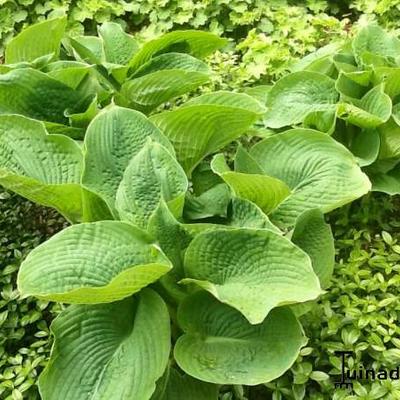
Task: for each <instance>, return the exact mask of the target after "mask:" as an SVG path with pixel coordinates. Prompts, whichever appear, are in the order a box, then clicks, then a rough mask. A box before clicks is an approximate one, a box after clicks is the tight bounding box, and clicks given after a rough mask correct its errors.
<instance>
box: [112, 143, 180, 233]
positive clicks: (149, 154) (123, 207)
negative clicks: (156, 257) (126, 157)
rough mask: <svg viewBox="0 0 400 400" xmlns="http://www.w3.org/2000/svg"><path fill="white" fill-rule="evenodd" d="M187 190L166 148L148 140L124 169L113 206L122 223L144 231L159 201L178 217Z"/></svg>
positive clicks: (176, 163) (176, 164) (175, 163)
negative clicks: (126, 222)
mask: <svg viewBox="0 0 400 400" xmlns="http://www.w3.org/2000/svg"><path fill="white" fill-rule="evenodd" d="M187 189H188V181H187V178H186V174H185V171H184V170H183V169H182V167H181V166H180V165H179V164H178V162H177V161H176V160H175V158H174V157H173V156H172V155H171V153H170V152H169V151H168V150H167V149H166V148H165V147H163V146H162V145H160V144H158V143H156V142H152V141H151V140H149V141H148V142H147V143H146V144H145V145H144V146H143V148H142V149H141V150H140V151H139V152H138V153H137V154H136V155H135V156H134V157H133V158H132V160H131V161H130V163H129V165H128V166H127V168H126V170H125V172H124V175H123V177H122V180H121V183H120V185H119V188H118V191H117V196H116V202H115V207H116V209H117V211H118V213H119V216H120V218H121V219H122V220H126V221H129V222H131V223H133V224H134V225H136V226H139V227H141V228H146V227H147V223H148V220H149V218H150V216H151V214H152V213H153V212H154V211H155V209H156V208H157V206H158V204H159V203H160V201H161V200H164V201H165V202H166V203H167V204H168V206H169V208H170V209H171V211H172V214H173V215H174V216H175V217H177V218H179V217H181V216H182V210H183V203H184V200H185V193H186V191H187Z"/></svg>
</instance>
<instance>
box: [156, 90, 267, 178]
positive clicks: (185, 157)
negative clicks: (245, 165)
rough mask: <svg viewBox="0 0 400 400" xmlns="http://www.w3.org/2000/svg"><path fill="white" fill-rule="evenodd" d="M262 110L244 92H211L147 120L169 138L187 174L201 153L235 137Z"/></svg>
mask: <svg viewBox="0 0 400 400" xmlns="http://www.w3.org/2000/svg"><path fill="white" fill-rule="evenodd" d="M263 112H264V108H263V107H262V105H261V104H260V103H259V102H257V101H256V100H255V99H253V98H252V97H250V96H248V95H246V94H243V93H229V92H215V93H212V94H206V95H203V96H200V97H197V98H195V99H193V100H191V101H188V102H187V103H185V105H184V106H183V107H180V108H178V109H177V110H174V111H167V112H163V113H159V114H156V115H154V116H152V117H151V118H150V120H151V121H152V122H154V123H155V124H156V125H157V126H158V127H159V128H160V129H161V131H162V132H163V133H164V134H165V135H166V136H167V137H168V139H170V141H171V142H172V144H173V145H174V148H175V151H176V154H177V158H178V161H179V163H180V164H181V165H182V167H183V168H184V170H185V171H186V172H187V173H188V174H190V173H191V171H192V170H193V168H194V167H195V166H196V165H197V164H198V163H199V162H200V161H201V160H202V159H203V158H204V157H205V156H207V155H208V154H211V153H213V152H216V151H218V150H219V149H221V148H222V147H223V146H225V145H226V144H228V143H230V142H231V141H232V140H234V139H236V138H238V137H239V136H240V135H241V134H242V133H243V132H245V131H246V129H248V128H249V127H250V126H251V125H252V124H253V123H254V122H255V121H256V120H257V119H258V118H259V117H260V116H261V115H262V113H263Z"/></svg>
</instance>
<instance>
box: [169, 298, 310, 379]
mask: <svg viewBox="0 0 400 400" xmlns="http://www.w3.org/2000/svg"><path fill="white" fill-rule="evenodd" d="M178 320H179V324H180V326H181V328H182V329H183V331H184V332H185V334H184V335H183V336H181V337H180V338H179V339H178V341H177V343H176V345H175V350H174V355H175V359H176V361H177V363H178V365H179V366H180V367H181V368H182V369H183V370H184V371H185V372H186V373H187V374H189V375H191V376H193V377H195V378H197V379H201V380H203V381H206V382H212V383H218V384H244V385H257V384H260V383H265V382H269V381H271V380H273V379H275V378H277V377H279V376H281V375H282V374H283V373H284V372H285V371H286V370H288V369H289V368H290V366H291V365H292V364H293V363H294V361H295V359H296V358H297V355H298V354H299V351H300V348H301V347H303V346H304V344H305V343H306V339H305V337H304V336H303V332H302V329H301V326H300V324H299V322H298V321H297V320H296V318H295V317H294V315H293V314H292V312H291V311H290V310H288V309H285V308H282V309H276V310H273V311H271V313H270V314H269V315H268V317H267V318H266V319H265V321H264V322H263V323H262V324H259V325H250V324H249V322H248V321H247V320H246V319H245V318H244V317H243V316H242V315H241V314H240V313H239V312H237V311H236V310H235V309H233V308H231V307H229V306H227V305H224V304H221V303H220V302H218V301H217V300H216V299H214V298H213V297H212V296H210V295H209V294H207V293H206V292H198V293H196V294H194V295H192V296H189V297H187V298H186V299H185V300H184V301H183V303H181V306H180V308H179V309H178Z"/></svg>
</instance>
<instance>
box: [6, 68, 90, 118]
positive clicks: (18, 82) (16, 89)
mask: <svg viewBox="0 0 400 400" xmlns="http://www.w3.org/2000/svg"><path fill="white" fill-rule="evenodd" d="M90 102H91V98H85V97H84V96H82V94H81V93H79V92H78V91H76V90H73V89H72V88H71V87H69V86H67V85H64V84H63V83H61V82H59V81H58V80H56V79H54V78H51V77H49V76H48V75H46V74H44V73H43V72H40V71H37V70H34V69H31V68H21V69H15V70H11V71H10V72H7V73H5V74H2V75H0V114H21V115H24V116H27V117H30V118H35V119H39V120H43V121H50V122H57V123H62V124H66V123H68V118H67V117H66V116H65V115H64V113H65V111H66V110H70V112H83V111H85V110H86V108H87V106H88V105H89V104H90Z"/></svg>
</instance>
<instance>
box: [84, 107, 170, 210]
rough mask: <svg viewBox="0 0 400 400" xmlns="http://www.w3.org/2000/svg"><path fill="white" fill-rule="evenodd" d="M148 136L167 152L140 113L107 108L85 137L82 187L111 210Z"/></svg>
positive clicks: (150, 125) (161, 137)
mask: <svg viewBox="0 0 400 400" xmlns="http://www.w3.org/2000/svg"><path fill="white" fill-rule="evenodd" d="M148 137H151V138H152V139H153V140H155V141H158V142H159V143H161V144H162V145H164V146H165V147H167V148H168V149H171V147H172V146H171V145H170V144H169V142H168V140H167V139H166V138H165V137H164V136H163V135H162V133H161V132H160V131H159V130H158V129H157V128H156V127H155V126H154V125H153V124H152V123H151V122H150V121H149V120H148V119H147V118H146V117H145V116H144V115H143V114H141V113H140V112H138V111H134V110H129V109H127V108H122V107H116V106H109V107H107V108H105V109H104V110H103V111H102V112H100V113H99V114H98V115H97V116H96V117H95V118H94V119H93V120H92V122H91V123H90V125H89V127H88V129H87V132H86V136H85V145H84V147H85V168H84V173H83V177H82V184H83V185H84V186H86V187H87V188H88V189H90V190H92V191H93V192H95V193H97V194H99V195H100V196H102V197H103V198H104V200H106V202H107V204H108V206H109V207H110V208H111V209H114V202H115V196H116V194H117V190H118V186H119V184H120V182H121V180H122V177H123V174H124V171H125V169H126V168H127V166H128V165H129V162H130V160H131V159H132V157H133V156H135V155H136V154H137V153H138V152H139V151H140V150H141V149H142V147H143V146H144V145H145V143H146V141H147V138H148Z"/></svg>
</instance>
